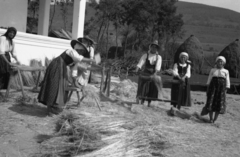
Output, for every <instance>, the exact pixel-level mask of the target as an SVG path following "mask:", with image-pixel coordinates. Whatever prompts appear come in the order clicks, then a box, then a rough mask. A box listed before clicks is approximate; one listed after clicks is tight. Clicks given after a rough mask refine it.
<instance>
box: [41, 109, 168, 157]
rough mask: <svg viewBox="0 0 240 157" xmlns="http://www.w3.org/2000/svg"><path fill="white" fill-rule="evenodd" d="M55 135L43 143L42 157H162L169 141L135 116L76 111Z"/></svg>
mask: <svg viewBox="0 0 240 157" xmlns="http://www.w3.org/2000/svg"><path fill="white" fill-rule="evenodd" d="M55 125H56V127H55V128H56V129H55V131H56V134H55V135H53V136H52V137H51V138H49V139H47V140H46V141H44V142H42V144H41V145H42V150H41V152H42V154H41V155H40V156H79V157H80V156H81V157H106V156H114V157H122V156H125V157H140V156H144V157H148V156H149V157H151V156H163V155H162V150H163V149H165V148H166V147H168V141H167V140H166V139H165V138H164V137H163V135H162V134H161V130H160V128H158V127H157V126H154V125H152V124H149V123H147V122H145V121H144V120H143V119H137V118H136V117H134V114H130V113H129V114H112V113H109V112H100V113H92V112H86V111H80V112H79V111H76V112H75V113H68V114H66V113H65V114H63V115H61V116H59V117H58V120H57V121H56V123H55Z"/></svg>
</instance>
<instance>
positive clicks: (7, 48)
mask: <svg viewBox="0 0 240 157" xmlns="http://www.w3.org/2000/svg"><path fill="white" fill-rule="evenodd" d="M14 45H15V44H14V42H13V41H12V45H11V44H10V42H9V41H8V40H7V38H6V37H5V36H1V37H0V89H7V86H8V83H9V79H10V70H11V67H10V65H9V64H8V63H7V62H6V61H5V60H4V58H3V55H5V57H6V58H7V60H8V61H9V62H11V56H12V55H13V54H14V53H15V49H14V47H15V46H14Z"/></svg>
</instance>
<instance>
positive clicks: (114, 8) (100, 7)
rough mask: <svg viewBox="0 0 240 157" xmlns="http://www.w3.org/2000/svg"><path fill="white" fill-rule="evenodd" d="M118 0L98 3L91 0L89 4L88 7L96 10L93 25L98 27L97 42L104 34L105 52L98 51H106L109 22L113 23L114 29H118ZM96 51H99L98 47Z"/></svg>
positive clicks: (105, 0) (103, 0)
mask: <svg viewBox="0 0 240 157" xmlns="http://www.w3.org/2000/svg"><path fill="white" fill-rule="evenodd" d="M118 3H120V0H101V1H100V2H99V3H97V2H96V1H95V0H92V1H91V3H90V6H91V7H93V8H94V9H95V10H96V13H95V19H96V20H95V21H94V23H95V24H97V25H98V26H99V29H98V33H97V42H98V43H99V42H101V41H102V39H103V37H104V35H105V34H106V40H107V42H106V45H105V46H106V47H105V50H104V49H102V50H100V51H105V52H107V51H108V47H109V46H108V43H109V42H108V39H109V37H108V35H109V26H110V24H111V23H110V22H111V21H114V24H115V26H116V27H115V28H118V27H119V22H118V19H119V18H118V11H119V7H118V6H119V5H118ZM98 49H101V48H100V47H99V46H98Z"/></svg>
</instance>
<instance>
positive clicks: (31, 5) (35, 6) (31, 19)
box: [27, 0, 39, 33]
mask: <svg viewBox="0 0 240 157" xmlns="http://www.w3.org/2000/svg"><path fill="white" fill-rule="evenodd" d="M38 10H39V0H35V1H30V0H28V15H30V16H28V17H27V32H29V33H33V30H34V28H35V27H37V25H38Z"/></svg>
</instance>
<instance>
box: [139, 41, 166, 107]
mask: <svg viewBox="0 0 240 157" xmlns="http://www.w3.org/2000/svg"><path fill="white" fill-rule="evenodd" d="M159 49H160V47H159V45H158V43H157V41H156V42H154V43H152V44H150V45H149V51H148V52H147V53H145V54H144V55H143V56H142V57H141V59H140V61H139V63H138V64H137V68H136V72H137V73H138V71H139V69H142V67H143V65H145V67H144V69H143V72H142V73H141V74H140V75H139V78H138V89H137V96H136V98H137V102H138V101H139V100H141V104H143V103H144V101H145V100H147V101H148V106H150V103H151V101H152V100H154V99H162V98H163V92H162V80H161V77H160V76H158V75H157V72H159V71H160V70H161V66H162V57H161V56H160V55H159V54H158V51H159Z"/></svg>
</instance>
